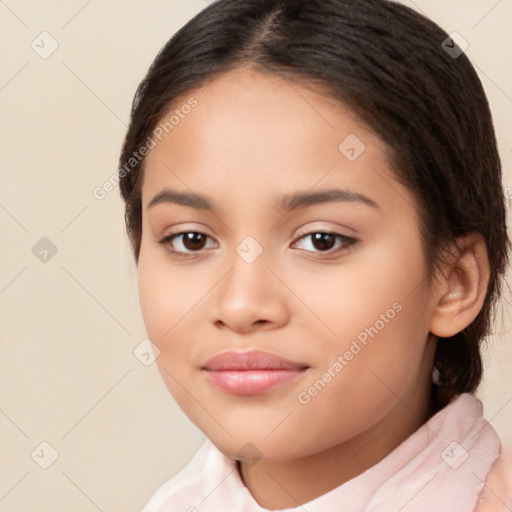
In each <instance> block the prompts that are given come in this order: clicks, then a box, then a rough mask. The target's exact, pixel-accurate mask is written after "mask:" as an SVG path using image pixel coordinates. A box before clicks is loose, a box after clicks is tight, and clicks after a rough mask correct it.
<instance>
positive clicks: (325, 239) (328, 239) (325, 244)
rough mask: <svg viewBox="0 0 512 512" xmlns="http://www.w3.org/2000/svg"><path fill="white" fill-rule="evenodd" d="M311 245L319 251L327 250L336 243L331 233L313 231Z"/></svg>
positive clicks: (334, 236)
mask: <svg viewBox="0 0 512 512" xmlns="http://www.w3.org/2000/svg"><path fill="white" fill-rule="evenodd" d="M312 242H313V246H314V247H315V248H316V249H318V250H319V251H328V250H330V249H332V248H333V247H334V244H335V243H336V235H334V234H332V233H313V236H312Z"/></svg>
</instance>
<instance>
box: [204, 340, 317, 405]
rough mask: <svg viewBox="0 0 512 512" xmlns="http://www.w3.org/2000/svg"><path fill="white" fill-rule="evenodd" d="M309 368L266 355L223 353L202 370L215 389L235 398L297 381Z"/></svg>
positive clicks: (207, 363) (254, 352)
mask: <svg viewBox="0 0 512 512" xmlns="http://www.w3.org/2000/svg"><path fill="white" fill-rule="evenodd" d="M308 368H309V366H307V365H305V364H302V363H297V362H294V361H290V360H289V359H285V358H283V357H280V356H276V355H275V354H271V353H269V352H261V351H258V350H252V351H249V352H223V353H221V354H217V355H216V356H213V357H212V358H210V359H209V360H208V361H207V362H206V363H205V364H204V366H203V367H202V368H201V370H202V371H203V372H204V373H205V374H206V376H207V378H208V379H209V381H210V382H211V383H212V384H213V385H214V386H216V387H217V388H219V389H221V390H222V391H225V392H227V393H231V394H234V395H246V396H249V395H259V394H261V393H265V392H266V391H270V390H271V389H275V388H277V387H281V386H283V385H285V384H288V383H290V382H291V381H293V380H295V379H297V378H298V377H300V376H301V375H304V373H305V372H306V371H307V369H308Z"/></svg>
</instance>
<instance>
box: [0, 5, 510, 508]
mask: <svg viewBox="0 0 512 512" xmlns="http://www.w3.org/2000/svg"><path fill="white" fill-rule="evenodd" d="M404 3H406V4H407V5H410V6H411V7H414V8H417V9H419V10H421V11H423V12H424V13H425V14H427V15H428V16H429V17H431V18H433V19H434V20H435V21H437V22H438V23H439V24H441V26H443V27H444V28H445V29H446V30H447V31H448V32H452V31H457V32H459V33H460V34H462V35H463V37H464V38H465V39H466V40H467V41H468V42H469V49H468V50H467V53H468V55H469V57H470V58H471V59H472V61H473V62H474V63H475V64H476V66H477V70H478V72H479V74H480V76H481V78H482V81H483V84H484V86H485V89H486V91H487V93H488V96H489V99H490V103H491V107H492V110H493V113H494V116H495V123H496V129H497V132H498V137H499V143H500V148H501V151H502V156H503V160H504V167H505V170H506V176H505V184H504V185H505V186H506V187H511V188H508V189H507V192H508V195H509V197H510V202H512V122H511V120H512V70H511V65H510V52H511V50H512V32H511V31H510V26H511V24H512V1H511V0H501V1H498V2H497V1H496V0H473V1H468V0H450V1H449V2H446V1H445V0H435V1H432V0H416V1H415V2H414V3H413V2H411V1H405V2H404ZM205 6H206V2H205V1H204V0H187V1H178V0H165V1H164V0H153V1H151V2H142V1H133V0H131V1H120V0H102V1H99V0H89V1H87V0H67V1H53V2H51V1H46V2H36V1H31V0H18V1H14V0H6V1H0V52H1V54H0V62H1V65H0V66H1V68H0V112H1V117H0V145H1V147H0V154H1V160H0V161H1V163H0V172H1V175H0V229H1V234H2V261H1V266H0V315H1V316H0V332H1V339H0V341H1V348H0V350H1V363H0V364H1V371H0V511H1V512H3V511H20V512H32V511H33V512H36V511H37V512H47V511H48V512H49V511H52V512H60V511H62V512H64V511H66V512H67V511H69V510H73V511H78V512H81V511H83V512H89V511H92V512H93V511H97V510H101V511H105V512H106V511H111V512H121V511H138V510H140V509H141V508H142V506H143V505H144V504H145V503H146V502H147V500H148V499H149V497H150V496H151V495H152V493H153V492H154V491H155V490H156V489H157V487H158V486H159V485H160V484H161V483H163V482H164V481H165V480H167V479H168V478H170V477H171V476H172V475H173V474H174V473H175V472H177V471H178V470H179V469H180V468H181V467H183V466H184V464H185V463H186V462H187V461H188V460H189V459H190V457H191V456H192V455H193V453H194V452H195V451H196V449H197V448H198V447H199V445H200V443H201V442H202V439H203V436H202V434H201V433H200V432H199V431H198V430H197V429H196V428H195V427H194V426H193V425H192V424H191V423H190V422H189V421H188V420H187V418H186V417H185V416H184V415H183V413H181V411H180V410H179V409H178V408H177V406H176V404H175V403H174V402H173V400H172V399H171V397H170V396H168V394H167V391H166V390H165V388H164V386H163V384H162V383H161V382H160V377H159V375H158V373H157V370H156V368H155V365H154V364H153V365H150V366H147V367H146V366H144V364H142V363H141V362H140V361H139V360H138V359H137V358H136V357H135V356H134V354H133V351H134V349H135V348H136V347H137V346H138V345H139V343H141V341H142V340H143V339H144V338H145V332H144V326H143V323H142V320H141V316H140V313H139V306H138V297H137V290H136V284H137V283H136V272H135V266H134V264H133V262H132V261H131V254H130V250H129V245H128V242H127V238H126V236H125V233H124V224H123V208H122V204H121V200H120V198H119V193H118V189H117V188H116V189H115V190H113V191H112V192H110V193H109V194H107V196H106V198H105V199H103V200H97V199H95V198H94V197H93V195H92V190H93V189H94V188H95V187H97V186H101V185H102V184H103V183H104V182H105V181H106V180H107V179H108V178H109V177H110V176H111V175H112V174H113V173H115V172H116V167H117V159H118V154H119V151H120V145H121V141H122V138H123V136H124V132H125V129H126V124H127V122H128V115H129V109H130V106H131V101H132V97H133V94H134V92H135V88H136V86H137V84H138V83H139V81H140V80H141V79H142V78H143V76H144V74H145V71H146V69H147V67H148V66H149V64H150V63H151V61H152V60H153V58H154V57H155V56H156V54H157V52H158V50H159V49H160V48H161V46H162V45H163V44H164V43H165V42H166V41H167V39H168V38H169V37H170V36H171V35H172V34H173V33H174V32H175V31H176V30H177V29H178V28H179V27H180V26H181V25H183V24H184V23H185V22H186V21H187V20H189V19H190V18H191V17H192V16H193V15H194V14H196V13H197V12H198V11H200V10H201V9H203V8H204V7H205ZM43 31H47V32H48V33H49V34H51V36H48V35H43V36H39V34H41V32H43ZM54 40H55V41H56V42H57V43H58V45H59V46H58V48H57V50H56V51H55V52H54V53H53V54H52V55H51V56H49V57H48V58H42V57H41V56H40V55H41V54H43V56H46V55H44V52H49V51H50V50H51V48H52V46H51V45H52V44H56V43H55V42H53V41H54ZM33 41H34V43H32V42H33ZM440 43H441V42H440ZM31 44H33V46H34V47H35V49H33V48H32V47H31ZM36 50H37V51H36ZM404 51H407V48H404ZM38 52H39V53H38ZM43 237H47V238H48V239H50V240H51V242H52V244H53V245H54V246H55V247H56V249H57V253H56V254H55V255H53V256H52V253H51V250H50V252H48V253H47V255H46V259H47V261H41V260H40V258H44V257H45V254H46V253H44V251H45V250H49V246H48V245H47V244H48V242H47V241H46V242H45V241H43V242H39V243H40V244H42V245H37V246H36V249H35V250H34V252H35V253H36V254H34V253H33V247H34V246H35V245H36V244H37V243H38V241H40V239H41V238H43ZM45 244H46V245H45ZM509 298H510V297H508V299H507V300H509ZM503 313H504V315H503V317H502V318H500V320H499V322H498V324H497V328H496V335H495V336H494V337H493V339H492V340H491V343H490V349H489V350H488V351H486V379H485V382H484V384H483V386H482V387H481V389H480V396H481V397H482V398H483V400H484V406H485V414H486V417H487V418H488V419H489V420H490V421H491V422H492V424H493V425H494V426H495V428H496V429H497V430H498V431H499V432H500V434H501V436H502V438H503V440H504V441H505V442H506V443H508V444H509V445H512V386H511V384H512V378H511V374H512V365H511V363H512V343H511V340H510V331H511V327H512V322H511V319H510V316H511V307H510V301H509V302H508V304H504V306H503ZM42 442H46V443H49V445H51V447H50V446H48V445H41V443H42ZM31 454H32V455H31ZM57 454H58V457H57V458H56V460H55V461H54V462H53V464H51V465H50V466H49V467H48V468H47V469H43V468H42V467H41V466H45V465H48V464H49V463H50V462H52V458H55V456H56V455H57Z"/></svg>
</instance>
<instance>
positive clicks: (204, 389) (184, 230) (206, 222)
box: [138, 69, 433, 460]
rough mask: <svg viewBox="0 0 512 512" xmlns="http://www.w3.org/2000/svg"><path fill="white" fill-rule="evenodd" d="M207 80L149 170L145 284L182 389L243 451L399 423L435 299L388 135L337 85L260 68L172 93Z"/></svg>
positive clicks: (141, 272)
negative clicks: (325, 86) (310, 85)
mask: <svg viewBox="0 0 512 512" xmlns="http://www.w3.org/2000/svg"><path fill="white" fill-rule="evenodd" d="M191 97H193V98H194V99H195V101H194V104H195V102H197V104H195V107H194V108H193V109H188V108H186V109H183V112H185V111H186V112H188V113H187V114H186V115H185V114H183V112H182V116H181V117H180V120H179V122H178V123H175V124H174V126H173V128H172V130H168V131H169V133H168V134H166V135H165V136H164V137H162V140H161V141H160V142H158V143H157V145H156V146H155V147H154V148H153V149H152V150H151V151H150V154H149V155H148V156H147V157H146V161H145V176H144V182H143V187H142V198H143V233H142V244H141V250H140V257H139V264H138V265H139V266H138V277H139V291H140V301H141V307H142V313H143V317H144V321H145V325H146V328H147V332H148V336H149V337H150V338H151V340H152V341H153V343H154V344H155V345H157V346H158V347H159V349H160V351H161V353H160V356H159V357H158V359H157V364H158V367H159V370H160V372H161V375H162V377H163V380H164V381H165V383H166V385H167V387H168V389H169V390H170V392H171V393H172V395H173V396H174V398H175V399H176V401H177V402H178V404H179V405H180V406H181V408H182V409H183V411H184V412H185V413H186V414H187V415H188V416H189V417H190V419H191V420H192V421H193V422H194V423H195V424H196V425H197V426H198V427H199V428H200V429H201V430H202V431H203V432H204V433H205V434H206V435H207V436H208V437H209V438H210V439H211V440H212V441H213V442H214V444H216V445H217V446H218V447H219V448H220V449H221V450H222V451H223V452H224V453H225V454H227V455H228V456H231V457H234V458H239V457H240V453H241V450H242V451H243V450H249V451H250V450H251V449H252V450H253V451H254V452H255V453H256V455H254V456H258V457H262V458H267V459H273V460H284V459H291V458H297V457H301V456H305V455H308V454H313V453H318V452H320V451H322V450H326V449H329V448H331V447H333V446H336V445H340V444H341V443H344V442H347V441H348V440H350V439H353V438H356V437H357V436H362V435H364V433H365V432H368V431H369V429H371V428H372V427H373V426H376V425H378V424H380V423H384V422H386V421H388V422H389V421H391V423H393V422H394V424H395V425H396V421H400V420H399V419H398V420H397V419H396V418H399V417H400V416H399V413H398V412H397V411H399V408H400V407H402V410H401V412H403V404H404V403H405V404H411V406H414V404H413V402H414V400H415V398H414V397H416V396H419V395H422V396H424V395H425V393H423V391H424V390H425V389H426V387H425V386H426V384H425V383H426V382H428V380H429V378H430V377H429V373H430V372H431V370H432V358H433V352H432V348H431V346H430V345H431V343H429V340H428V330H429V317H430V314H431V311H432V309H433V304H432V297H431V292H430V288H429V284H428V281H427V279H426V264H425V259H424V255H423V250H422V245H421V239H420V224H419V219H418V215H417V213H416V209H415V199H414V197H413V195H412V193H411V192H410V191H408V190H407V189H406V188H404V187H403V186H402V185H400V184H399V183H398V182H397V181H396V180H395V179H394V177H393V172H392V169H391V168H390V167H389V163H388V159H387V153H386V147H385V146H384V144H383V143H382V142H381V141H380V140H379V139H378V138H377V136H376V135H375V134H374V133H372V132H371V131H370V130H368V129H367V128H365V127H364V126H363V124H362V123H361V122H359V120H358V119H357V118H356V117H355V116H354V115H353V114H352V113H351V112H350V111H349V110H348V109H346V108H345V107H343V106H342V105H340V104H338V103H335V102H334V101H333V100H332V99H329V98H327V97H325V96H321V95H317V94H315V93H313V92H311V91H309V90H307V89H305V88H303V87H301V86H300V85H299V84H298V83H294V84H291V83H289V82H287V81H285V80H283V79H280V78H278V77H275V76H267V75H262V74H258V73H257V72H255V71H252V70H249V69H239V70H236V71H230V72H229V73H227V74H225V75H223V76H221V77H220V78H217V79H216V80H215V81H214V82H212V83H211V84H210V85H209V86H207V87H206V88H203V89H199V90H195V91H192V92H190V94H188V95H187V96H186V97H184V98H183V100H182V101H181V100H180V101H179V102H177V103H176V105H173V110H176V109H178V110H180V107H181V105H182V104H183V105H184V104H186V103H187V102H188V101H189V98H191ZM167 117H168V116H166V118H167ZM420 389H421V390H423V391H421V392H419V390H420ZM248 442H249V443H251V444H250V445H248V444H247V443H248Z"/></svg>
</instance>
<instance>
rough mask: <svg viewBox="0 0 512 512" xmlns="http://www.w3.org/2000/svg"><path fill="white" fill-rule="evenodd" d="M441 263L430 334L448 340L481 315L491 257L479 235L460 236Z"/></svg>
mask: <svg viewBox="0 0 512 512" xmlns="http://www.w3.org/2000/svg"><path fill="white" fill-rule="evenodd" d="M450 254H451V257H450V258H449V260H448V261H446V262H445V263H443V264H442V269H441V271H440V272H439V275H438V279H437V282H436V285H435V288H436V294H435V295H436V303H435V304H434V311H433V314H432V317H431V321H430V332H431V333H432V334H434V335H436V336H439V337H442V338H447V337H450V336H454V335H455V334H457V333H458V332H460V331H462V330H463V329H465V328H466V327H467V326H468V325H469V324H470V323H471V322H472V321H473V320H474V319H475V318H476V316H477V315H478V313H479V312H480V310H481V309H482V305H483V303H484V300H485V296H486V294H487V286H488V284H489V258H488V256H487V247H486V244H485V240H484V238H483V236H482V235H481V234H480V233H470V234H469V235H466V236H463V237H459V238H457V239H456V240H455V242H454V243H453V244H452V246H451V250H450Z"/></svg>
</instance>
